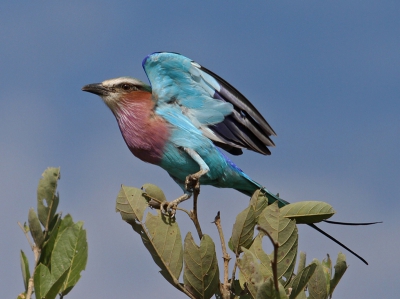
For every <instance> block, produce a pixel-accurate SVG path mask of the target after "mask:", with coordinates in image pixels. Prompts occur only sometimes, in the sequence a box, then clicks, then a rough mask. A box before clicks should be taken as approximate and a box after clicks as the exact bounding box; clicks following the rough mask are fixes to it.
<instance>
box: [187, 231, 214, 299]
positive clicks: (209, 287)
mask: <svg viewBox="0 0 400 299" xmlns="http://www.w3.org/2000/svg"><path fill="white" fill-rule="evenodd" d="M183 260H184V262H185V268H184V272H183V282H184V284H185V288H186V289H187V290H188V291H189V292H190V293H192V294H193V295H194V296H195V297H196V298H201V299H209V298H211V297H212V296H213V295H214V293H215V292H216V291H217V290H218V287H219V270H218V262H217V256H216V253H215V245H214V242H213V241H212V239H211V238H210V237H209V236H207V235H203V237H202V238H201V241H200V246H197V245H196V243H195V242H194V240H193V237H192V234H191V233H190V232H189V233H187V235H186V238H185V242H184V250H183Z"/></svg>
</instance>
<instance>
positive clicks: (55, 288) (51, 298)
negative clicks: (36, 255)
mask: <svg viewBox="0 0 400 299" xmlns="http://www.w3.org/2000/svg"><path fill="white" fill-rule="evenodd" d="M69 270H70V269H69V268H68V269H67V270H65V272H64V273H63V274H62V275H61V276H60V277H59V278H58V279H57V280H55V279H54V277H53V278H52V286H51V287H50V289H49V291H48V292H47V294H46V297H45V299H55V298H56V297H57V295H58V294H59V293H60V291H61V288H62V286H63V283H64V282H65V280H66V279H67V276H68V273H69Z"/></svg>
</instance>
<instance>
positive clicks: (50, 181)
mask: <svg viewBox="0 0 400 299" xmlns="http://www.w3.org/2000/svg"><path fill="white" fill-rule="evenodd" d="M59 179H60V168H54V167H49V168H47V169H46V170H45V171H44V172H43V174H42V178H41V179H40V181H39V185H38V189H37V210H38V215H39V220H40V222H41V223H42V225H43V226H44V227H47V224H48V222H50V220H51V219H53V217H54V214H55V213H56V210H57V206H58V202H59V196H58V195H57V194H56V189H57V181H58V180H59ZM45 201H46V204H45Z"/></svg>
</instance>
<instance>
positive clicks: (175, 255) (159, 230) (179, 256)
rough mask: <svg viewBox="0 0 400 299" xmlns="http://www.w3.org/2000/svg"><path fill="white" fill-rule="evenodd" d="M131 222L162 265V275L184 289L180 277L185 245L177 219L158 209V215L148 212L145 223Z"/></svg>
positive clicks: (156, 261)
mask: <svg viewBox="0 0 400 299" xmlns="http://www.w3.org/2000/svg"><path fill="white" fill-rule="evenodd" d="M129 224H130V225H131V226H132V228H133V230H134V231H135V232H137V233H138V234H139V235H140V236H141V238H142V241H143V244H144V246H146V248H147V250H148V251H149V252H150V254H151V256H152V258H153V260H154V262H155V263H156V264H157V266H159V267H160V269H161V271H160V273H161V275H162V276H164V278H165V279H166V280H167V281H168V282H169V283H171V284H172V285H173V286H175V287H176V288H177V289H178V290H180V291H182V290H181V288H180V287H179V281H178V279H179V276H180V274H181V271H182V266H183V246H182V238H181V233H180V230H179V226H178V224H177V223H176V222H175V220H174V219H171V218H169V217H165V216H164V215H162V214H161V213H160V212H159V211H158V213H157V215H153V214H151V213H148V214H147V216H146V222H145V224H143V223H141V222H140V223H137V222H136V221H135V222H133V223H129Z"/></svg>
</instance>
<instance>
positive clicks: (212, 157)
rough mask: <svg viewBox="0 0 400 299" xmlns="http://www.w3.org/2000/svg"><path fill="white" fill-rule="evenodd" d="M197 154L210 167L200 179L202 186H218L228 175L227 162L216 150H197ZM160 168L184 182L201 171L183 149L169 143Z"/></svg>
mask: <svg viewBox="0 0 400 299" xmlns="http://www.w3.org/2000/svg"><path fill="white" fill-rule="evenodd" d="M196 152H197V153H198V154H199V155H200V157H201V158H202V159H203V160H204V162H205V163H206V164H207V166H208V167H209V169H210V170H209V171H208V172H207V173H206V174H205V175H203V176H202V177H201V179H200V183H201V184H206V185H217V184H218V181H219V180H221V179H223V177H224V174H225V173H226V171H225V169H226V166H227V165H226V162H225V160H224V159H223V157H222V156H221V154H220V153H219V151H218V150H216V149H215V148H211V149H200V150H199V149H197V150H196ZM160 166H161V167H162V168H164V169H165V170H166V171H167V172H168V173H169V175H171V176H172V177H173V178H174V179H177V180H179V181H181V182H184V181H185V179H186V177H187V176H188V175H190V174H194V173H196V172H198V171H199V170H200V166H199V165H198V164H197V163H196V161H194V160H193V159H192V158H191V157H190V156H189V155H188V154H187V153H186V152H185V151H184V150H183V148H181V147H176V146H175V145H174V144H172V143H167V144H166V145H165V148H164V154H163V157H162V159H161V164H160Z"/></svg>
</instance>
